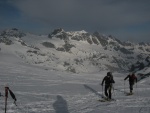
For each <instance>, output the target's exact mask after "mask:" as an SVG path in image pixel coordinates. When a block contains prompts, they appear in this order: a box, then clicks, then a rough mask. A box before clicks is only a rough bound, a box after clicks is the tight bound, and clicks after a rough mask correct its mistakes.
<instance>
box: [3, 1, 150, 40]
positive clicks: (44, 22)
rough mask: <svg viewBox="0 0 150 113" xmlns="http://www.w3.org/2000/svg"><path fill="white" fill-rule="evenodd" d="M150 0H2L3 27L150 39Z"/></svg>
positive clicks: (46, 32)
mask: <svg viewBox="0 0 150 113" xmlns="http://www.w3.org/2000/svg"><path fill="white" fill-rule="evenodd" d="M149 12H150V0H0V29H7V28H18V29H20V30H23V31H25V32H32V33H36V34H49V33H50V32H51V31H53V30H54V29H56V28H63V29H64V30H65V31H80V30H85V31H87V32H90V33H93V32H95V31H98V32H99V33H101V34H106V35H113V36H115V37H116V38H118V39H120V40H123V41H124V40H129V41H134V42H150V13H149Z"/></svg>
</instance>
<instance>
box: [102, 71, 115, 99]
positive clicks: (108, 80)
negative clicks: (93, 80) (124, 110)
mask: <svg viewBox="0 0 150 113" xmlns="http://www.w3.org/2000/svg"><path fill="white" fill-rule="evenodd" d="M104 82H105V96H106V97H107V99H111V89H112V87H113V86H112V84H113V83H115V81H114V79H113V75H112V73H111V72H108V73H107V75H106V76H105V77H104V78H103V81H102V84H101V85H102V86H103V84H104Z"/></svg>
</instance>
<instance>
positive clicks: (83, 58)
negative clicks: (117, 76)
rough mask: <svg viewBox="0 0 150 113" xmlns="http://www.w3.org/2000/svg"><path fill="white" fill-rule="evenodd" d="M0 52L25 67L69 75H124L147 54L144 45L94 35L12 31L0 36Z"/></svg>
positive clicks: (149, 49) (75, 32) (82, 32)
mask: <svg viewBox="0 0 150 113" xmlns="http://www.w3.org/2000/svg"><path fill="white" fill-rule="evenodd" d="M0 48H1V51H0V54H3V53H11V54H14V55H16V56H17V57H19V58H21V59H22V60H23V61H24V62H26V63H29V64H32V65H40V66H45V67H46V68H47V69H49V68H51V69H54V70H59V71H70V72H73V73H80V72H86V73H90V72H98V71H102V70H111V71H121V70H125V71H127V70H130V69H131V65H132V64H135V63H136V62H137V61H142V60H144V59H145V58H146V57H147V56H149V52H150V44H148V43H131V42H122V41H120V40H118V39H116V38H115V37H113V36H111V35H110V36H105V35H101V34H99V33H98V32H95V33H93V34H89V33H88V32H86V31H69V32H66V31H64V30H63V29H55V30H54V31H53V32H52V33H50V34H49V35H34V34H30V33H24V32H22V31H20V30H18V29H16V28H13V29H8V30H4V31H1V33H0Z"/></svg>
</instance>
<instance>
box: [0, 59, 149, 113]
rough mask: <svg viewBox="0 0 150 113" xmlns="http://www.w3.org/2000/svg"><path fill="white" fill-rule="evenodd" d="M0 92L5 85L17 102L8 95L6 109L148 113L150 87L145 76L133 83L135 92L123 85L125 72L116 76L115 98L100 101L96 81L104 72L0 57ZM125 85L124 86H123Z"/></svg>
mask: <svg viewBox="0 0 150 113" xmlns="http://www.w3.org/2000/svg"><path fill="white" fill-rule="evenodd" d="M0 72H1V75H0V92H1V93H2V94H3V95H4V86H5V85H8V86H9V87H10V89H12V91H13V92H14V93H15V95H16V97H17V105H18V106H15V105H14V104H13V100H12V99H11V98H10V96H9V98H8V107H7V109H8V110H7V113H109V112H111V113H149V112H150V98H149V97H150V96H149V94H150V88H149V86H150V85H149V84H147V83H146V81H148V79H145V80H143V81H142V82H139V83H138V84H137V87H136V85H134V95H131V96H125V94H124V90H125V91H126V92H128V90H129V88H128V83H127V82H128V81H126V84H125V87H124V85H123V82H122V81H123V79H124V77H125V76H120V77H118V74H117V77H115V74H114V79H115V81H116V84H115V88H116V89H119V90H120V91H118V90H114V91H113V95H112V96H113V98H115V99H116V101H111V102H99V101H98V99H100V98H101V95H102V88H101V86H100V85H99V83H101V81H102V78H103V77H104V76H105V75H102V76H101V74H100V73H97V74H71V73H66V72H57V71H50V70H44V68H40V67H36V66H30V65H27V64H23V63H16V64H15V63H11V62H6V61H5V60H4V61H0ZM124 88H125V89H124ZM0 112H1V113H2V112H4V98H3V97H0Z"/></svg>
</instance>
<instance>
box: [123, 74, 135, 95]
mask: <svg viewBox="0 0 150 113" xmlns="http://www.w3.org/2000/svg"><path fill="white" fill-rule="evenodd" d="M128 78H129V88H130V94H132V93H133V92H132V91H133V85H134V83H135V82H136V83H137V77H136V76H135V74H134V73H132V74H131V73H130V74H129V75H127V77H126V78H125V79H124V80H126V79H128Z"/></svg>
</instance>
